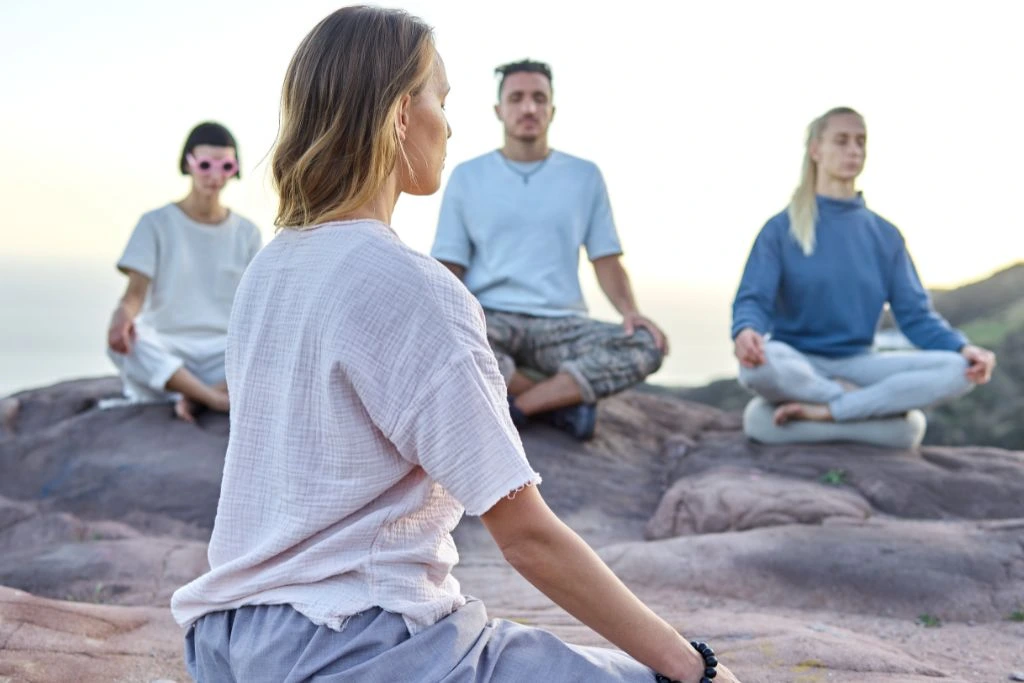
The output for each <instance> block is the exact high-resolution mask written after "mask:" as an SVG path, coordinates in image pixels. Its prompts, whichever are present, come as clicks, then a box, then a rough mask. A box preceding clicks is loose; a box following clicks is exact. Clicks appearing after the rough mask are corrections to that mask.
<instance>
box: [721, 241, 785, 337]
mask: <svg viewBox="0 0 1024 683" xmlns="http://www.w3.org/2000/svg"><path fill="white" fill-rule="evenodd" d="M773 227H774V226H773V224H772V223H771V222H769V223H768V224H767V225H765V226H764V227H763V228H762V229H761V232H760V233H759V234H758V236H757V239H755V240H754V246H753V247H751V249H750V255H749V256H748V257H747V265H746V266H745V267H744V269H743V277H742V278H741V280H740V286H739V289H738V290H737V292H736V298H735V299H734V300H733V304H732V338H733V339H735V338H736V335H738V334H739V333H740V332H742V331H743V330H745V329H746V328H748V327H750V328H752V329H754V330H755V331H756V332H757V333H758V334H762V335H763V334H767V333H769V332H771V330H772V322H773V319H774V317H775V300H776V298H777V297H778V294H779V282H780V280H781V279H782V254H780V253H779V244H778V239H777V237H776V232H777V231H776V230H774V229H773Z"/></svg>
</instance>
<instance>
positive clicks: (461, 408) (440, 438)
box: [332, 254, 540, 515]
mask: <svg viewBox="0 0 1024 683" xmlns="http://www.w3.org/2000/svg"><path fill="white" fill-rule="evenodd" d="M368 257H369V258H373V255H372V254H369V255H368ZM419 258H423V257H419ZM425 260H426V259H425ZM384 265H387V264H384ZM363 293H364V298H363V300H362V301H361V302H360V303H359V304H358V306H357V307H356V309H355V313H354V315H355V317H353V318H352V319H351V320H348V321H340V324H336V323H332V326H334V327H338V328H339V329H345V330H346V333H345V348H346V349H348V351H347V353H346V357H347V358H349V361H348V362H347V371H346V375H347V376H348V377H349V381H350V382H351V383H352V385H353V387H354V388H355V390H356V393H357V394H358V395H359V397H360V400H361V402H362V404H363V406H364V408H365V409H366V411H367V414H368V416H369V418H370V419H371V420H372V421H373V423H374V424H375V425H376V426H377V428H378V429H380V431H381V433H382V434H383V435H384V436H385V437H387V439H388V440H389V441H390V442H391V443H392V444H393V445H394V447H395V449H396V450H397V451H398V454H399V455H400V456H401V457H402V458H403V459H404V460H406V461H407V462H409V463H411V464H413V465H418V466H420V467H422V468H423V470H424V471H425V472H426V473H427V475H428V476H429V477H430V478H431V479H433V480H434V481H436V482H438V483H439V484H440V485H441V486H443V487H444V488H445V489H446V490H447V491H448V492H450V493H451V494H452V495H453V496H454V497H455V499H456V500H458V501H459V503H461V504H462V506H463V507H464V508H465V510H466V513H467V514H470V515H481V514H483V513H484V512H486V511H487V510H489V509H490V508H491V507H492V506H493V505H494V504H495V503H496V502H497V501H499V500H500V499H501V498H502V497H504V496H507V495H509V494H510V493H511V492H513V491H515V490H517V489H519V488H521V487H523V486H526V485H529V484H536V483H539V482H540V476H539V475H538V474H537V473H536V472H534V471H533V469H532V468H531V467H530V465H529V463H528V462H527V459H526V454H525V452H524V451H523V447H522V442H521V441H520V439H519V433H518V432H517V431H516V429H515V427H514V425H513V424H512V419H511V416H510V415H509V409H508V399H507V389H506V386H505V381H504V379H503V378H502V376H501V373H500V372H499V370H498V363H497V360H496V359H495V357H494V353H493V351H491V348H490V346H489V345H488V343H487V335H486V327H485V323H484V316H483V311H482V309H481V308H480V305H479V304H478V303H477V302H476V300H475V299H474V298H473V296H472V295H471V294H470V293H469V291H468V290H467V289H466V288H465V287H464V286H463V285H462V283H460V282H459V281H458V280H457V279H456V278H455V277H454V276H453V275H452V274H451V273H449V272H448V271H447V269H445V268H444V267H443V266H442V265H441V264H440V263H438V262H437V261H435V260H433V259H430V260H429V263H428V264H427V266H425V267H423V268H409V267H404V266H403V265H402V264H393V263H392V264H391V265H389V266H388V269H387V270H384V269H383V266H382V268H381V269H380V270H379V271H378V273H377V275H376V276H375V277H372V278H369V282H367V283H366V285H365V287H364V291H363ZM356 321H358V324H356ZM356 354H358V355H356Z"/></svg>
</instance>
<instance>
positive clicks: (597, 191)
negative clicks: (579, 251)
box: [583, 167, 622, 261]
mask: <svg viewBox="0 0 1024 683" xmlns="http://www.w3.org/2000/svg"><path fill="white" fill-rule="evenodd" d="M583 245H584V246H585V247H586V249H587V258H589V259H590V260H591V261H596V260H597V259H599V258H603V257H605V256H616V255H618V254H621V253H622V244H621V243H620V242H619V235H618V232H617V231H616V229H615V219H614V217H613V216H612V203H611V200H610V199H609V198H608V188H607V187H606V186H605V182H604V176H603V175H601V170H600V169H599V168H596V167H595V168H594V190H593V198H592V200H591V207H590V221H589V222H588V224H587V234H586V237H585V238H584V241H583Z"/></svg>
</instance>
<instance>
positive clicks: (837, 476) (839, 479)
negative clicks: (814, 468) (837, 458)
mask: <svg viewBox="0 0 1024 683" xmlns="http://www.w3.org/2000/svg"><path fill="white" fill-rule="evenodd" d="M818 481H820V482H821V483H822V484H828V485H829V486H842V485H843V484H845V483H846V470H829V471H828V472H826V473H825V474H823V475H821V476H820V477H818Z"/></svg>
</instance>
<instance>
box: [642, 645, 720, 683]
mask: <svg viewBox="0 0 1024 683" xmlns="http://www.w3.org/2000/svg"><path fill="white" fill-rule="evenodd" d="M690 645H691V646H693V649H694V650H696V651H697V652H699V653H700V656H701V657H703V658H704V676H703V677H702V678H701V679H700V683H711V679H712V678H714V677H715V676H717V675H718V669H717V667H718V659H717V658H716V657H715V651H714V650H712V649H711V648H710V647H708V644H707V643H698V642H696V641H694V640H691V641H690ZM654 680H655V683H681V682H680V681H674V680H672V679H671V678H668V677H667V676H662V675H661V674H654Z"/></svg>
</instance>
